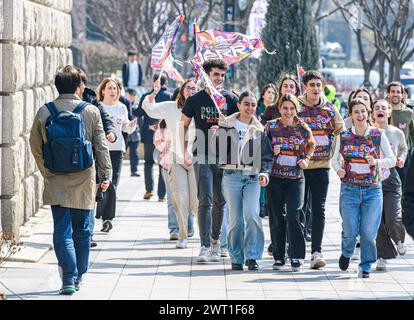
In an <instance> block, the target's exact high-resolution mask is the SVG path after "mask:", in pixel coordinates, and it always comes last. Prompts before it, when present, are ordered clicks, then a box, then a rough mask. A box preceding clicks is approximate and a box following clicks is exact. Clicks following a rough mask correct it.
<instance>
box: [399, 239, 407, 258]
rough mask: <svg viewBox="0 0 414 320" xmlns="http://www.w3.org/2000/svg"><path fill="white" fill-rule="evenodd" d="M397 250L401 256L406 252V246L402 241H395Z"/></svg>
mask: <svg viewBox="0 0 414 320" xmlns="http://www.w3.org/2000/svg"><path fill="white" fill-rule="evenodd" d="M397 251H398V254H399V255H400V256H403V255H405V254H406V253H407V246H406V245H405V243H404V242H401V241H398V243H397Z"/></svg>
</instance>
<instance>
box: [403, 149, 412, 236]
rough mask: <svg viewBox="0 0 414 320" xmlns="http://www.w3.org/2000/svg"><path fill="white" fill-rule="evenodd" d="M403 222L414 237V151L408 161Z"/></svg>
mask: <svg viewBox="0 0 414 320" xmlns="http://www.w3.org/2000/svg"><path fill="white" fill-rule="evenodd" d="M402 209H403V210H402V212H403V214H402V216H403V223H404V226H405V229H406V230H407V233H408V234H409V235H410V236H411V237H413V238H414V153H413V155H412V156H411V158H410V161H409V162H408V173H407V178H406V185H405V189H404V193H403V198H402Z"/></svg>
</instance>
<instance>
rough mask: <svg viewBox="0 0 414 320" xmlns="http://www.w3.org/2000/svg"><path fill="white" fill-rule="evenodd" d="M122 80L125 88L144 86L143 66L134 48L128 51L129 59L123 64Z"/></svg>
mask: <svg viewBox="0 0 414 320" xmlns="http://www.w3.org/2000/svg"><path fill="white" fill-rule="evenodd" d="M122 82H123V85H124V88H125V89H128V88H133V89H139V88H138V87H141V86H142V68H141V65H140V64H139V63H138V57H137V53H136V51H134V50H129V51H128V60H127V61H125V62H124V64H123V65H122ZM138 91H140V90H138Z"/></svg>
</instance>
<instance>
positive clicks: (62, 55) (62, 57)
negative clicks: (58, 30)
mask: <svg viewBox="0 0 414 320" xmlns="http://www.w3.org/2000/svg"><path fill="white" fill-rule="evenodd" d="M58 50H59V67H61V68H62V67H65V66H67V65H68V63H67V52H66V48H59V49H58Z"/></svg>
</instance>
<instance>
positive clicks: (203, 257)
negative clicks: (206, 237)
mask: <svg viewBox="0 0 414 320" xmlns="http://www.w3.org/2000/svg"><path fill="white" fill-rule="evenodd" d="M209 255H210V248H206V247H205V246H202V247H201V249H200V254H199V255H198V257H197V262H208V257H209Z"/></svg>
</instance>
